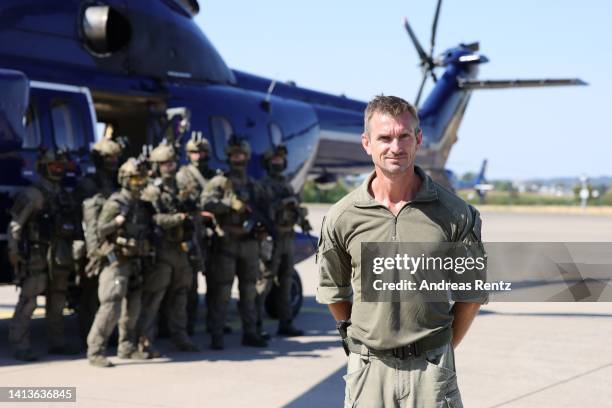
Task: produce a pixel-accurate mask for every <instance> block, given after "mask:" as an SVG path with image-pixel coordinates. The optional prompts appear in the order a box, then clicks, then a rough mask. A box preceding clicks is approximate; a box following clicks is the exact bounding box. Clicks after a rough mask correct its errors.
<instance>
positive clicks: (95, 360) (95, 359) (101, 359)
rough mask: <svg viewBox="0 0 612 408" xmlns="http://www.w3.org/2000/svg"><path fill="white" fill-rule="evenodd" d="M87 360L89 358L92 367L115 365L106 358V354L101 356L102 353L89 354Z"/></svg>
mask: <svg viewBox="0 0 612 408" xmlns="http://www.w3.org/2000/svg"><path fill="white" fill-rule="evenodd" d="M87 360H89V364H91V365H92V366H94V367H102V368H107V367H114V366H115V365H114V364H113V363H111V362H110V360H109V359H108V358H106V356H103V355H102V354H96V355H95V356H89V357H87Z"/></svg>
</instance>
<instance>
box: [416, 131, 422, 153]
mask: <svg viewBox="0 0 612 408" xmlns="http://www.w3.org/2000/svg"><path fill="white" fill-rule="evenodd" d="M415 135H416V142H417V149H418V148H419V147H421V144H422V143H423V131H422V130H421V128H418V129H417V130H416V133H415Z"/></svg>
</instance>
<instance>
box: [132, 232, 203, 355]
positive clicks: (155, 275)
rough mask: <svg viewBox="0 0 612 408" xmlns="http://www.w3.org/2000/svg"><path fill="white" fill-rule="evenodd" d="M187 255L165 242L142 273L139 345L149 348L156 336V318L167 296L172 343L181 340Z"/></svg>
mask: <svg viewBox="0 0 612 408" xmlns="http://www.w3.org/2000/svg"><path fill="white" fill-rule="evenodd" d="M193 273H194V272H193V269H192V267H191V263H190V262H189V256H188V255H187V253H186V252H183V251H182V250H181V248H180V247H179V246H178V245H177V244H176V243H165V244H163V245H162V246H161V247H160V248H158V249H157V259H156V261H155V264H154V265H153V266H152V267H151V270H148V271H145V273H144V286H143V293H142V313H141V314H140V318H139V319H138V329H137V331H138V335H139V337H140V341H141V343H143V344H144V345H151V344H152V343H153V341H154V340H155V336H156V321H157V315H158V314H159V311H160V310H159V309H160V305H161V302H162V300H163V298H164V295H166V292H168V293H167V308H166V310H165V313H166V315H167V316H166V317H167V319H168V330H169V331H170V335H171V336H172V338H173V340H174V341H175V342H176V341H185V340H188V339H189V336H188V334H187V297H188V294H189V290H190V288H191V285H192V280H193Z"/></svg>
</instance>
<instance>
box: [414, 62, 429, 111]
mask: <svg viewBox="0 0 612 408" xmlns="http://www.w3.org/2000/svg"><path fill="white" fill-rule="evenodd" d="M425 82H427V71H426V70H423V79H422V80H421V86H419V92H418V93H417V96H416V99H415V101H414V106H415V108H418V107H419V102H420V100H421V94H422V93H423V88H425Z"/></svg>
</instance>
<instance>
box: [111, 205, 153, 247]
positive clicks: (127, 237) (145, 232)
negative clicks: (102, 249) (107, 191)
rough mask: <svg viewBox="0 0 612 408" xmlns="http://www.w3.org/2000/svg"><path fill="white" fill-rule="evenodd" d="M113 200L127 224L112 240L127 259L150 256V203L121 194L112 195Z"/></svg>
mask: <svg viewBox="0 0 612 408" xmlns="http://www.w3.org/2000/svg"><path fill="white" fill-rule="evenodd" d="M109 200H113V201H114V202H116V203H117V204H118V205H119V208H120V211H121V215H123V216H124V217H125V222H124V223H123V224H122V225H121V227H120V228H119V229H118V230H117V232H116V233H115V234H113V235H114V236H111V237H110V240H111V242H112V244H113V246H114V247H115V249H118V250H119V251H120V253H121V255H123V256H125V257H134V256H148V255H150V254H151V248H152V246H151V231H152V215H153V213H154V211H153V208H152V207H151V205H150V204H149V203H146V202H144V201H141V200H138V199H131V198H128V197H125V195H122V194H120V193H117V194H116V195H112V196H111V197H110V198H109Z"/></svg>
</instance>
